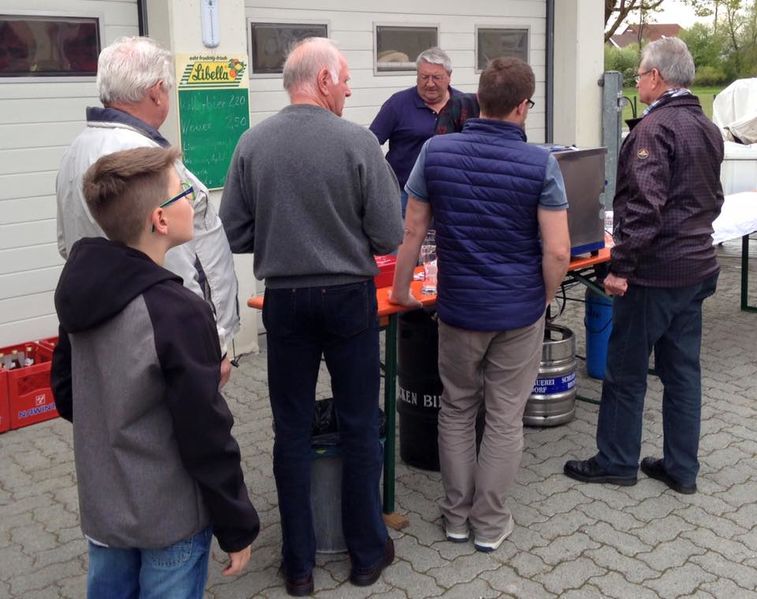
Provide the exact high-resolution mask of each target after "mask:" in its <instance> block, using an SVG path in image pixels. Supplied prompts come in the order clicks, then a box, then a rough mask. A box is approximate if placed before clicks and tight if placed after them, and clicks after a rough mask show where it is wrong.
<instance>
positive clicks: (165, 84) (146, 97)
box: [55, 37, 239, 384]
mask: <svg viewBox="0 0 757 599" xmlns="http://www.w3.org/2000/svg"><path fill="white" fill-rule="evenodd" d="M173 85H174V75H173V60H172V57H171V53H170V52H169V51H168V50H166V49H165V48H162V47H160V46H159V45H158V44H157V43H156V42H155V41H153V40H151V39H150V38H146V37H123V38H120V39H118V40H116V41H115V42H113V43H112V44H111V45H110V46H108V47H107V48H105V49H104V50H103V51H102V52H101V53H100V57H99V59H98V65H97V91H98V94H99V96H100V101H101V102H102V104H103V108H99V107H89V108H87V126H86V128H85V129H84V131H82V132H81V133H80V134H79V135H78V136H77V137H76V139H74V141H73V143H72V144H71V147H70V148H69V149H68V150H67V151H66V153H65V154H64V155H63V159H62V160H61V164H60V169H59V171H58V178H57V180H56V185H55V187H56V196H57V203H58V251H59V252H60V255H61V256H62V257H63V258H68V253H69V252H70V251H71V246H72V245H73V244H74V242H76V241H78V240H79V239H81V238H82V237H105V236H106V235H105V233H104V232H103V230H102V229H101V228H100V226H99V225H98V224H97V223H96V222H95V220H94V219H93V218H92V215H91V214H90V213H89V209H88V208H87V205H86V201H85V200H84V194H83V191H82V179H83V177H84V173H85V172H86V171H87V169H88V168H89V167H90V166H91V165H92V164H94V163H95V162H96V161H97V159H98V158H100V157H101V156H104V155H106V154H112V153H113V152H118V151H120V150H129V149H132V148H138V147H158V146H161V147H164V148H165V147H168V146H170V143H169V142H168V140H167V139H165V138H164V137H163V136H162V135H161V134H160V132H159V131H158V128H159V127H160V126H161V125H162V124H163V122H164V121H165V120H166V117H167V116H168V109H169V103H170V99H171V90H172V88H173ZM177 169H178V170H179V173H180V175H181V179H182V180H183V181H186V182H187V183H188V184H189V185H192V187H193V188H194V190H195V198H196V199H195V203H194V209H195V216H194V239H193V240H192V241H189V242H187V243H185V244H183V245H181V246H179V247H176V248H173V249H172V250H170V251H169V252H168V253H167V254H166V261H165V267H166V268H168V269H169V270H171V271H173V272H175V273H176V274H178V275H179V276H181V277H182V279H183V280H184V286H185V287H187V288H189V289H190V290H192V291H194V292H195V293H197V295H199V296H200V297H202V298H204V299H205V300H207V301H208V303H209V304H210V305H211V308H212V309H213V313H214V314H215V317H216V325H217V328H218V335H219V341H220V344H221V351H222V353H223V354H224V359H223V361H222V363H221V364H220V365H219V366H220V369H221V384H224V383H226V381H227V380H228V378H229V374H230V371H231V363H230V361H229V359H228V357H226V356H225V354H226V352H227V349H228V345H229V343H230V341H231V339H232V337H233V335H234V334H235V333H236V332H237V331H238V330H239V308H238V302H237V279H236V275H235V274H234V262H233V258H232V255H231V250H230V249H229V242H228V241H227V240H226V235H225V234H224V231H223V227H222V225H221V221H220V219H219V218H218V214H217V213H216V211H215V209H214V208H213V206H212V205H211V204H210V202H209V201H208V189H207V187H205V185H203V183H202V182H201V181H200V180H199V179H198V178H197V177H195V176H194V175H193V174H192V173H191V172H190V171H189V170H187V168H186V167H185V166H184V165H183V164H182V163H177Z"/></svg>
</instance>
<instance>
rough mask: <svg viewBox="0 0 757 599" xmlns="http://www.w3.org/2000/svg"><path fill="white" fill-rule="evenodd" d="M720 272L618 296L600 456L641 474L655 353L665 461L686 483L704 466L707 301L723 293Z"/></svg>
mask: <svg viewBox="0 0 757 599" xmlns="http://www.w3.org/2000/svg"><path fill="white" fill-rule="evenodd" d="M717 279H718V277H717V275H714V276H712V277H710V278H708V279H706V280H705V281H703V282H701V283H698V284H696V285H691V286H689V287H678V288H661V287H659V288H658V287H640V286H637V285H629V286H628V291H627V292H626V294H625V295H623V296H618V297H615V298H614V299H613V310H612V333H611V335H610V341H609V345H608V351H607V369H606V372H605V379H604V383H603V385H602V401H601V404H600V407H599V422H598V425H597V448H598V449H599V453H598V454H597V462H598V464H599V465H600V466H601V467H602V468H603V469H605V470H607V471H608V472H609V473H611V474H615V475H617V476H635V475H636V471H637V469H638V466H639V454H640V452H641V425H642V416H643V411H644V396H645V395H646V390H647V369H648V367H649V356H650V354H651V352H652V350H654V355H655V370H656V371H657V374H658V376H659V377H660V380H661V381H662V385H663V389H664V390H663V395H662V420H663V434H664V447H663V465H664V467H665V470H666V471H667V473H668V474H669V475H670V476H671V477H672V478H673V479H675V480H676V481H678V482H679V483H681V484H683V485H690V484H693V483H694V482H695V481H696V477H697V473H698V472H699V461H698V459H697V453H698V450H699V429H700V414H701V407H702V390H701V374H700V364H699V351H700V347H701V341H702V302H703V301H704V300H705V298H707V297H709V296H711V295H712V294H713V293H715V287H716V284H717Z"/></svg>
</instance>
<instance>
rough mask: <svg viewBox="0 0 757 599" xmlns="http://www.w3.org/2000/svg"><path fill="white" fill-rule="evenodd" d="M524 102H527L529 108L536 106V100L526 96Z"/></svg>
mask: <svg viewBox="0 0 757 599" xmlns="http://www.w3.org/2000/svg"><path fill="white" fill-rule="evenodd" d="M526 104H528V107H529V108H533V107H534V106H536V102H534V101H533V100H532V99H531V98H526Z"/></svg>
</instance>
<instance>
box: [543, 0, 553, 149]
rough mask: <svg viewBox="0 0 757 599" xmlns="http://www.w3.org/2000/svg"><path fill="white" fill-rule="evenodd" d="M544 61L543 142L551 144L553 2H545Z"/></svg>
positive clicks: (551, 0) (548, 0)
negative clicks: (544, 105)
mask: <svg viewBox="0 0 757 599" xmlns="http://www.w3.org/2000/svg"><path fill="white" fill-rule="evenodd" d="M546 11H547V12H546V31H547V44H546V50H545V52H546V60H545V63H544V64H545V67H546V68H545V76H546V79H547V81H546V90H545V104H546V107H547V110H546V111H545V113H544V141H545V142H546V143H552V142H553V141H554V132H555V131H554V130H555V118H554V114H555V110H554V108H555V107H554V106H553V103H554V101H555V60H554V58H555V56H554V55H555V0H547V1H546Z"/></svg>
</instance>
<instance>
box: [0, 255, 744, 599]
mask: <svg viewBox="0 0 757 599" xmlns="http://www.w3.org/2000/svg"><path fill="white" fill-rule="evenodd" d="M738 248H739V245H738V244H737V243H734V242H731V243H728V244H726V245H725V246H724V247H723V248H721V250H720V254H721V265H722V275H721V280H720V284H719V289H718V292H717V294H716V295H715V297H714V298H712V299H711V300H709V301H708V302H707V303H706V304H705V326H704V339H703V347H702V366H703V376H702V384H703V393H704V399H703V414H702V416H703V418H702V441H701V449H700V458H701V474H700V477H699V480H698V485H699V492H698V493H697V494H695V495H678V494H676V493H674V492H673V491H671V490H669V489H667V487H665V486H664V485H663V484H662V483H659V482H657V481H654V480H650V479H648V478H646V477H644V476H643V475H641V477H640V479H639V483H638V484H637V485H636V486H634V487H618V486H613V485H585V484H581V483H578V482H575V481H573V480H570V479H568V478H566V477H565V476H563V475H562V466H563V463H564V461H565V460H567V459H569V458H572V457H588V456H589V455H592V453H593V452H594V430H595V426H596V420H597V406H596V405H593V404H590V403H584V402H579V403H578V409H577V415H576V418H575V420H573V421H572V422H570V423H569V424H567V425H564V426H560V427H555V428H549V429H535V428H530V429H527V430H526V435H525V451H524V455H523V463H522V468H521V471H520V473H519V475H518V478H517V484H516V485H515V487H514V489H513V491H512V494H511V497H510V499H509V504H510V507H511V509H512V511H513V513H514V515H515V519H516V522H517V524H516V527H515V530H514V532H513V534H512V535H511V537H510V538H509V539H508V540H507V541H505V543H504V544H503V545H502V546H501V547H500V549H499V550H498V551H496V552H494V553H491V554H482V553H477V552H476V551H475V550H474V549H473V545H472V544H462V545H459V544H452V543H449V542H447V541H445V540H444V539H443V536H442V531H441V529H440V521H439V514H438V511H437V508H436V505H435V503H436V501H437V500H438V499H439V497H440V494H441V482H440V478H439V474H438V473H432V472H425V471H422V470H418V469H415V468H411V467H408V466H405V465H404V464H402V462H401V461H399V460H398V467H397V511H399V512H401V513H404V514H406V515H407V516H408V517H409V519H410V526H409V527H408V528H406V529H404V530H403V531H400V532H397V531H392V532H391V535H392V537H393V538H394V540H395V543H396V549H397V560H396V562H395V563H394V565H392V566H391V567H390V568H388V569H387V570H386V571H385V572H384V574H383V575H382V576H381V578H380V579H379V581H378V582H377V583H376V584H375V585H373V586H372V587H369V588H357V587H353V586H351V585H350V584H349V582H348V580H347V579H348V576H349V561H348V558H347V556H346V554H336V555H319V556H318V559H317V568H316V570H315V585H316V590H317V592H316V597H322V598H336V597H350V598H351V597H356V598H360V597H377V598H385V599H394V598H397V599H404V598H421V597H448V598H458V597H459V598H461V599H462V598H466V599H467V598H474V597H521V598H528V599H532V598H533V599H538V598H542V597H561V598H571V599H573V598H576V599H590V598H594V597H597V598H600V597H601V598H618V599H620V598H624V599H625V598H628V599H642V598H647V597H649V598H656V597H663V598H677V597H702V598H725V599H742V598H749V597H757V459H755V458H756V457H757V356H756V354H757V352H755V346H756V345H757V314H755V313H751V314H750V313H745V312H741V311H740V310H739V276H740V267H739V261H738ZM753 253H754V252H753ZM751 276H752V278H753V285H752V289H753V290H754V291H753V292H752V302H753V303H755V304H757V259H753V264H752V268H751ZM569 295H570V296H573V297H581V296H582V290H581V289H579V288H577V289H573V290H570V291H569ZM582 321H583V306H582V304H580V303H579V302H573V301H571V302H568V304H567V307H566V311H565V314H564V315H563V316H562V317H561V318H560V321H559V322H560V323H562V324H566V325H567V326H569V327H570V328H572V329H573V330H574V331H576V332H577V337H578V340H579V344H578V345H579V347H578V354H579V355H583V353H584V347H583V337H584V335H583V322H582ZM578 370H579V389H580V393H581V394H582V395H585V396H589V397H594V398H597V397H599V390H600V384H599V383H598V382H597V381H594V380H592V379H589V378H587V377H586V376H585V374H584V368H583V364H581V365H580V366H579V369H578ZM323 378H324V379H325V378H326V377H325V376H324V377H323ZM319 393H320V395H321V396H326V395H327V394H328V386H327V381H326V380H324V381H322V382H321V386H320V391H319ZM226 395H227V397H228V400H229V404H230V406H231V409H232V411H233V412H234V414H235V417H236V425H235V428H234V433H235V435H236V437H237V439H238V441H239V444H240V446H241V449H242V455H243V458H244V470H245V475H246V479H247V483H248V486H249V488H250V490H251V495H252V497H253V501H254V503H255V505H256V507H257V508H258V511H259V512H260V516H261V520H262V529H261V532H260V536H259V538H258V540H257V541H256V543H255V546H254V554H253V558H252V561H251V562H250V565H249V568H248V570H247V571H246V573H245V574H244V575H242V576H241V577H239V578H235V579H225V578H224V577H223V576H221V574H220V571H221V568H222V561H223V559H222V558H223V556H222V554H221V553H220V551H219V550H218V548H217V546H216V547H215V558H214V560H213V561H212V562H211V568H210V570H211V571H210V579H209V582H208V590H207V596H208V597H210V598H213V599H227V598H228V599H231V598H233V599H236V598H244V597H272V598H273V597H285V596H286V593H285V592H284V590H283V587H282V583H281V580H280V578H279V577H278V574H277V569H278V566H279V555H280V532H279V516H278V511H277V507H276V506H277V500H276V490H275V487H274V483H273V478H272V468H271V449H272V434H271V413H270V409H269V406H268V394H267V387H266V374H265V353H261V354H258V355H249V356H246V357H244V358H243V359H242V365H241V367H240V368H239V369H238V370H236V371H235V372H234V374H233V378H232V382H231V383H230V384H229V385H228V386H227V388H226ZM660 400H661V386H660V383H659V381H658V380H657V379H655V378H654V377H650V380H649V391H648V395H647V404H646V409H645V413H644V440H643V449H642V455H650V454H652V455H657V454H660V452H661V447H662V422H661V410H660ZM0 457H1V459H0V597H9V598H23V599H43V598H58V597H66V598H68V597H70V598H80V597H84V595H85V591H84V589H85V576H86V574H85V573H86V564H87V558H86V545H85V543H84V541H83V539H82V535H81V532H80V529H79V519H78V505H77V494H76V483H75V476H74V468H73V455H72V436H71V428H70V425H69V424H68V423H66V422H63V421H61V420H56V421H51V422H47V423H43V424H38V425H36V426H33V427H29V428H26V429H22V430H18V431H13V432H9V433H5V434H3V435H0Z"/></svg>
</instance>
